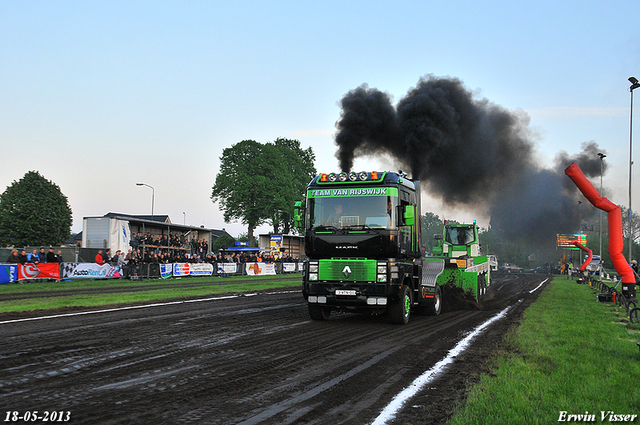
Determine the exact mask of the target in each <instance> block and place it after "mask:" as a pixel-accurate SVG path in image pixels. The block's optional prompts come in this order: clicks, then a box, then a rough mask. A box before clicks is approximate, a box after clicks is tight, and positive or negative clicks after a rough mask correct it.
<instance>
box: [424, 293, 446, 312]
mask: <svg viewBox="0 0 640 425" xmlns="http://www.w3.org/2000/svg"><path fill="white" fill-rule="evenodd" d="M423 311H424V312H425V313H426V314H428V315H429V316H438V315H439V314H440V313H441V312H442V288H440V285H436V292H435V294H434V297H433V301H432V302H430V303H428V304H427V305H425V306H424V310H423Z"/></svg>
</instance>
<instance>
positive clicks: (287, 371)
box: [0, 275, 544, 424]
mask: <svg viewBox="0 0 640 425" xmlns="http://www.w3.org/2000/svg"><path fill="white" fill-rule="evenodd" d="M543 280H544V277H540V276H532V275H509V276H504V277H497V278H495V279H494V283H493V285H492V286H491V287H490V290H489V292H488V294H487V300H486V302H485V303H484V308H483V309H480V310H479V309H474V306H473V305H471V304H467V305H466V307H464V306H463V308H468V309H458V310H451V311H447V312H444V313H443V314H442V315H440V316H438V317H426V316H415V315H414V316H413V317H412V318H411V321H410V322H409V324H408V325H406V326H397V325H391V324H389V323H388V322H387V321H386V319H385V318H384V317H379V316H378V317H364V316H361V315H353V314H335V315H332V316H331V318H330V320H328V321H326V322H314V321H311V320H310V319H309V317H308V313H307V308H306V305H305V303H304V301H303V299H302V296H301V294H300V292H299V291H297V290H291V289H283V290H273V291H261V292H259V293H256V294H255V295H253V296H233V297H223V296H220V297H215V296H214V297H210V299H209V300H207V301H198V302H184V303H178V304H170V305H164V306H153V307H148V308H137V309H128V310H119V311H111V312H103V313H95V314H80V315H75V316H63V317H57V318H56V317H51V318H42V317H40V318H34V320H23V319H29V318H30V315H28V314H22V315H20V317H16V316H15V314H14V315H11V317H1V316H0V322H1V323H0V339H1V340H2V342H3V343H2V345H1V348H0V405H2V406H4V409H3V410H11V411H18V412H22V413H24V412H26V411H33V410H38V411H40V412H44V411H53V410H55V411H69V412H71V418H72V420H73V423H91V424H97V423H99V424H122V423H185V424H189V423H198V424H199V423H201V424H257V423H267V424H302V423H304V424H366V423H371V422H372V421H373V420H374V419H375V418H376V417H377V416H378V414H379V413H380V412H381V410H382V409H383V408H384V407H385V406H386V405H387V404H388V403H389V402H390V401H391V400H392V398H393V397H394V396H395V395H396V394H398V393H399V392H400V391H401V390H402V389H403V388H405V387H407V386H408V385H410V384H411V382H412V381H413V380H414V379H415V378H416V377H418V376H419V375H420V374H422V373H423V372H424V371H426V370H428V369H429V368H431V367H432V366H433V365H434V364H435V363H437V362H438V361H439V360H441V359H442V358H443V357H445V356H446V354H447V352H448V351H449V350H450V349H451V348H452V347H453V346H454V345H455V344H456V343H457V342H458V341H459V340H460V339H461V338H462V337H464V335H465V333H467V332H469V331H470V330H471V329H473V328H474V327H476V326H478V325H479V324H480V323H482V322H484V321H486V320H487V319H488V318H490V317H493V316H494V315H495V314H496V313H497V312H498V311H501V310H502V309H504V308H505V307H508V306H511V308H510V310H509V311H508V313H507V316H506V317H505V318H504V319H501V320H499V321H497V322H496V323H495V324H493V325H491V326H490V327H489V328H488V329H487V330H486V331H485V332H483V333H482V334H481V335H480V336H479V337H478V338H477V339H476V340H474V342H473V344H472V346H471V347H470V348H469V349H468V350H467V351H466V352H465V353H463V354H462V355H460V356H458V357H457V358H456V360H455V362H454V363H453V365H451V367H450V369H449V370H447V371H445V373H443V374H442V375H441V376H440V377H439V378H438V379H437V380H436V381H435V382H434V383H433V385H430V386H429V387H428V388H426V389H425V390H424V391H421V392H420V393H419V394H417V395H416V396H415V397H414V398H412V399H411V400H410V401H409V402H408V403H407V404H406V405H405V407H404V408H403V409H402V410H401V411H399V412H398V414H397V416H396V422H395V423H444V422H446V420H447V419H448V418H449V417H450V415H451V411H452V409H453V407H454V406H455V404H456V403H457V402H459V401H461V400H463V399H464V397H465V393H466V388H467V385H468V384H470V383H472V382H474V381H475V380H476V379H477V377H478V375H479V372H480V370H481V368H482V367H483V364H484V361H485V359H486V357H487V356H488V355H490V353H491V352H492V350H494V349H495V348H496V347H497V345H498V344H499V343H500V341H501V339H502V336H503V335H504V333H505V332H506V331H507V330H508V329H509V328H510V327H511V326H512V325H513V324H514V323H516V322H517V321H518V319H519V318H520V316H521V315H522V312H523V311H524V310H525V309H526V307H527V306H528V305H530V303H531V302H533V301H534V300H535V298H536V297H537V296H538V294H539V292H540V290H537V291H535V292H533V293H530V292H529V291H530V290H532V289H534V288H535V287H537V286H538V285H539V284H540V282H542V281H543ZM31 316H33V314H32V315H31ZM16 319H18V320H20V321H17V320H16Z"/></svg>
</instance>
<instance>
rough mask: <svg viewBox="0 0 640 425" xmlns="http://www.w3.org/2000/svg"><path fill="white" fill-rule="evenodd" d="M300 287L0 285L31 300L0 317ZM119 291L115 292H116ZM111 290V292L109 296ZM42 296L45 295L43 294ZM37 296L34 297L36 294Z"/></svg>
mask: <svg viewBox="0 0 640 425" xmlns="http://www.w3.org/2000/svg"><path fill="white" fill-rule="evenodd" d="M177 282H185V283H187V282H188V283H189V286H188V287H182V288H174V287H171V285H173V284H175V283H177ZM193 284H196V285H193ZM145 285H153V287H152V288H149V289H145V290H142V291H131V290H130V288H131V287H132V286H138V287H140V288H144V286H145ZM300 285H301V278H300V276H299V275H290V276H286V277H283V276H281V275H278V276H268V277H267V276H260V277H259V278H253V277H247V276H244V277H243V276H234V277H228V278H217V277H213V278H212V277H190V278H183V279H166V280H145V281H142V282H132V281H129V280H84V279H83V280H77V281H75V280H74V281H72V282H40V283H35V282H34V283H26V284H6V285H0V297H2V296H3V295H11V294H16V293H19V294H28V293H34V295H33V297H31V298H24V299H19V300H6V301H0V313H5V312H19V311H32V310H48V309H56V308H63V307H96V306H109V305H122V304H137V303H144V302H159V301H165V300H175V299H185V298H192V297H199V296H209V295H216V294H224V293H239V292H251V291H259V290H263V289H269V288H282V287H292V288H297V287H299V286H300ZM93 288H104V289H107V288H108V289H110V290H111V291H112V292H109V293H104V294H101V293H90V294H74V293H73V292H72V290H77V289H93ZM119 288H121V289H122V290H121V291H119V290H118V289H119ZM113 290H115V292H113ZM54 291H55V292H58V291H63V292H64V291H68V292H69V294H68V295H65V294H64V293H63V294H56V296H53V297H52V296H46V292H54ZM43 292H44V293H45V294H43ZM36 293H37V294H36Z"/></svg>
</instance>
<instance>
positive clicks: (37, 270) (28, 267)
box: [18, 263, 60, 280]
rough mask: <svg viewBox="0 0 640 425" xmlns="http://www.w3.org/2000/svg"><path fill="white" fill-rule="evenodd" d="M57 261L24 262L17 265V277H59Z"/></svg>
mask: <svg viewBox="0 0 640 425" xmlns="http://www.w3.org/2000/svg"><path fill="white" fill-rule="evenodd" d="M59 266H60V264H58V263H39V264H33V263H25V264H20V265H19V266H18V279H19V280H22V279H60V267H59Z"/></svg>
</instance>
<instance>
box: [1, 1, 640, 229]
mask: <svg viewBox="0 0 640 425" xmlns="http://www.w3.org/2000/svg"><path fill="white" fill-rule="evenodd" d="M637 6H638V3H637V1H617V0H613V1H611V2H601V1H589V0H586V1H585V0H582V1H557V0H556V1H540V0H536V1H528V0H525V1H519V2H513V1H487V2H473V1H458V2H432V1H425V0H419V1H403V0H395V1H368V2H364V1H350V2H344V1H332V0H324V1H322V2H313V1H307V2H301V1H274V2H260V1H233V2H229V1H224V2H223V1H206V2H205V1H203V2H200V1H189V2H182V1H133V2H132V1H109V2H104V1H102V2H98V1H47V2H43V1H27V0H20V1H15V0H3V1H2V2H0V82H1V83H0V141H1V144H2V146H3V151H4V154H3V155H2V156H1V157H0V170H1V172H0V193H1V192H4V190H5V189H6V187H8V186H10V185H11V184H13V182H14V181H18V180H20V179H21V178H22V177H23V176H24V175H25V173H27V172H29V171H33V170H35V171H38V172H39V173H40V174H41V175H43V176H44V177H45V178H46V179H48V180H51V181H53V182H54V183H56V184H57V185H58V186H59V187H60V189H61V191H62V193H63V194H64V195H66V196H67V198H68V200H69V204H70V206H71V208H72V211H73V226H72V229H71V230H72V231H73V232H74V233H75V232H79V231H81V230H82V219H83V217H97V216H102V215H104V214H106V213H108V212H119V213H125V214H150V213H151V209H152V207H153V210H154V214H157V215H159V214H168V215H169V217H170V219H171V221H172V222H174V223H180V224H183V223H185V224H187V225H193V226H204V227H207V228H213V229H222V228H224V229H225V230H226V231H227V232H229V233H230V234H231V235H232V236H234V237H236V236H238V235H239V234H241V233H246V231H247V228H246V226H245V225H243V224H242V223H240V222H232V223H225V222H224V219H223V216H222V212H221V211H220V209H219V206H218V205H217V204H215V203H213V202H212V201H211V199H210V197H211V191H212V186H213V183H214V181H215V177H216V175H217V173H218V172H219V163H220V157H221V156H222V151H223V149H225V148H228V147H231V146H232V145H233V144H235V143H238V142H240V141H242V140H246V139H251V140H256V141H258V142H260V143H267V142H272V141H274V140H275V139H276V138H278V137H284V138H289V139H297V140H299V141H300V143H301V146H302V148H303V149H306V148H308V147H311V148H312V149H313V151H314V153H315V155H316V164H315V165H316V169H317V170H318V172H331V171H340V170H339V166H338V161H337V159H336V157H335V153H336V150H337V147H336V144H335V141H334V137H335V134H336V126H335V124H336V122H337V121H338V120H339V119H340V113H341V109H340V105H339V102H340V100H341V99H342V98H343V96H345V94H347V93H348V92H349V91H351V90H353V89H355V88H357V87H358V86H360V85H362V84H367V85H368V86H369V87H371V88H377V89H379V90H381V91H383V92H387V93H389V94H390V95H391V96H392V97H393V100H394V101H395V102H398V101H400V100H401V99H402V98H403V96H405V95H406V94H407V92H408V91H409V90H410V89H411V88H412V87H415V86H416V85H417V83H418V81H419V80H420V78H421V77H424V76H427V75H435V76H438V77H454V78H457V79H460V80H461V81H462V82H463V83H464V85H465V87H467V88H468V89H469V90H472V91H473V92H474V93H475V94H476V95H477V97H478V99H487V100H488V101H490V102H492V103H494V104H496V105H499V106H500V107H502V108H505V109H507V110H510V111H516V112H518V113H524V114H526V115H527V116H528V117H529V127H530V130H531V135H532V136H531V137H532V139H533V140H534V142H535V148H536V156H535V157H536V158H537V160H538V161H539V162H540V166H542V167H551V166H553V160H554V157H555V156H556V155H557V154H558V153H559V152H561V151H565V152H567V153H569V154H570V155H573V154H576V153H578V152H580V150H581V149H580V148H581V145H582V143H584V142H591V141H594V142H596V143H597V144H598V146H599V147H600V148H601V150H602V152H604V153H606V155H607V157H606V158H605V160H604V161H606V162H607V165H608V171H607V173H606V174H605V175H604V176H603V184H604V188H605V194H606V195H607V196H608V197H609V199H611V200H612V201H613V202H615V203H617V204H621V205H623V206H625V207H626V206H628V202H629V201H628V190H629V174H628V173H629V163H630V158H629V148H630V122H631V121H633V129H634V133H635V134H637V135H638V136H633V137H632V138H631V139H632V143H633V145H634V146H637V147H636V148H634V154H633V158H634V159H637V158H638V154H640V100H639V101H638V102H637V103H638V105H637V106H636V109H637V110H638V113H635V111H634V116H633V120H631V119H630V116H631V113H630V112H631V111H630V106H631V102H630V99H631V95H630V91H629V86H630V83H629V82H628V80H627V79H628V78H629V77H630V76H637V77H638V78H639V79H640V25H639V22H640V21H639V19H638V17H639V15H638V13H637V9H638V8H637ZM638 93H639V94H640V91H638ZM635 129H637V130H635ZM634 167H635V166H634ZM354 169H356V170H358V171H360V170H367V171H371V170H391V171H395V170H397V169H398V165H397V164H394V163H393V162H391V161H390V160H388V159H385V158H372V157H360V158H357V159H356V161H355V164H354ZM639 176H640V173H637V172H635V170H634V172H633V174H632V188H633V194H632V199H633V204H632V207H633V210H638V209H639V208H640V181H639ZM137 182H141V183H145V184H147V185H149V186H152V187H153V190H152V189H151V188H149V187H147V186H137V185H136V183H137ZM594 184H595V185H596V187H599V181H598V182H594ZM152 195H153V199H154V202H153V203H152ZM422 209H423V212H425V211H431V212H434V213H436V214H438V215H439V216H440V217H441V218H447V219H456V220H459V221H467V220H472V219H477V220H478V222H479V223H480V224H481V225H483V224H484V225H486V224H487V223H488V220H489V218H488V217H483V216H482V213H481V212H480V211H474V210H473V209H472V208H467V209H466V210H464V211H459V210H453V209H451V208H448V207H447V206H446V205H443V204H442V202H440V201H439V200H438V199H436V198H430V197H428V196H426V197H425V199H424V200H423V205H422ZM43 214H46V211H43ZM269 230H270V228H269V226H267V225H263V226H260V227H259V228H258V229H257V233H266V232H268V231H269Z"/></svg>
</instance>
